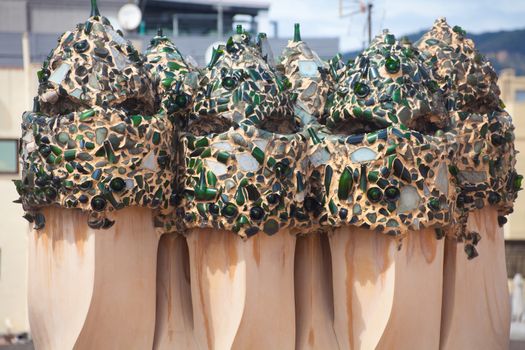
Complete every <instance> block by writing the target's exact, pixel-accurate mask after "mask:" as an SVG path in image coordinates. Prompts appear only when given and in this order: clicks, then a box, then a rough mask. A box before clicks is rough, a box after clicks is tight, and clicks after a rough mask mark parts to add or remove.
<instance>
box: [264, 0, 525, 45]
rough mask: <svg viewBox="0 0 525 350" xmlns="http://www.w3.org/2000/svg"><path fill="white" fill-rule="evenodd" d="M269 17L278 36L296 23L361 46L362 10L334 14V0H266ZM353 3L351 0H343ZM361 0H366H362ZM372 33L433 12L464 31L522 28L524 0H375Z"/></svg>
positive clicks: (428, 19)
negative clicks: (343, 14) (273, 21)
mask: <svg viewBox="0 0 525 350" xmlns="http://www.w3.org/2000/svg"><path fill="white" fill-rule="evenodd" d="M269 1H270V3H271V7H270V13H269V15H270V19H271V20H276V21H278V23H279V36H281V37H290V36H292V35H293V23H295V22H299V23H301V33H302V35H303V37H326V36H331V37H334V36H338V37H339V38H340V45H341V47H340V49H341V51H342V52H345V51H348V50H353V49H361V48H362V46H363V38H364V34H365V32H364V26H365V16H364V15H363V14H359V15H354V16H352V17H348V18H339V0H269ZM343 1H344V2H345V3H346V4H348V5H350V6H351V7H354V8H355V9H358V7H359V5H358V4H356V3H355V2H356V1H355V0H343ZM365 1H366V0H365ZM373 3H374V10H373V34H378V33H379V32H380V31H381V29H383V28H388V29H390V31H392V32H393V33H394V34H396V36H401V35H404V34H410V33H413V32H417V31H419V30H422V29H427V28H429V27H431V26H432V23H433V22H434V20H435V19H436V18H438V17H442V16H444V17H446V18H447V21H448V22H449V24H451V25H460V26H461V27H463V29H465V30H467V31H468V32H473V33H482V32H489V31H498V30H506V29H507V30H508V29H517V28H525V0H375V1H373Z"/></svg>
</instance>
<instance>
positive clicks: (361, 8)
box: [339, 0, 374, 44]
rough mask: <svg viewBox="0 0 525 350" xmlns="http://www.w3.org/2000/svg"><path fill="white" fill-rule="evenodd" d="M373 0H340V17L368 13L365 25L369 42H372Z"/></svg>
mask: <svg viewBox="0 0 525 350" xmlns="http://www.w3.org/2000/svg"><path fill="white" fill-rule="evenodd" d="M373 7H374V4H373V3H372V0H369V1H368V2H367V3H365V1H363V0H339V17H340V18H344V17H352V16H354V15H357V14H366V24H365V27H367V29H368V43H369V44H370V43H371V42H372V8H373Z"/></svg>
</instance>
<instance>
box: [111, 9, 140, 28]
mask: <svg viewBox="0 0 525 350" xmlns="http://www.w3.org/2000/svg"><path fill="white" fill-rule="evenodd" d="M117 19H118V23H119V24H120V26H121V27H122V28H123V29H124V30H127V31H131V30H135V29H137V27H138V26H139V25H140V21H141V20H142V12H141V11H140V9H139V7H138V6H137V5H135V4H126V5H124V6H122V7H121V8H120V10H119V11H118V15H117Z"/></svg>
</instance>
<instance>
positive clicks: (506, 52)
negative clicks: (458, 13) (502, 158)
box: [0, 0, 525, 335]
mask: <svg viewBox="0 0 525 350" xmlns="http://www.w3.org/2000/svg"><path fill="white" fill-rule="evenodd" d="M384 1H386V0H384ZM98 2H99V8H100V10H101V12H102V13H103V14H104V15H105V16H106V17H108V18H109V19H110V21H111V22H112V23H113V24H114V26H116V27H120V25H119V21H118V12H119V9H121V7H122V6H123V5H125V4H127V3H129V2H133V3H136V4H137V6H138V7H139V8H140V10H141V11H142V21H141V23H140V25H139V26H138V27H137V28H136V29H134V30H132V31H129V32H127V33H126V36H127V37H128V38H130V39H132V41H133V43H134V44H135V45H136V46H137V49H139V51H140V50H143V49H145V48H146V46H147V44H148V42H149V40H150V38H151V37H152V36H153V35H155V33H156V31H157V29H158V28H162V29H163V30H164V33H165V34H167V35H169V36H171V37H172V39H173V41H174V42H175V43H176V45H177V46H178V47H179V49H180V50H181V52H182V53H183V54H185V55H190V56H192V57H193V58H194V59H195V60H196V61H197V63H199V64H200V65H204V64H205V63H206V57H205V56H206V54H205V53H206V51H207V49H209V47H210V45H211V44H212V43H216V42H224V41H225V40H226V38H227V37H228V36H229V35H230V34H232V32H233V30H234V28H235V25H236V24H242V25H243V27H244V28H245V29H247V30H249V31H251V32H253V33H257V32H266V33H267V35H268V38H269V42H270V44H271V46H272V48H273V51H274V53H275V54H277V55H278V54H279V53H280V52H281V51H282V49H283V48H284V46H285V45H286V43H287V41H288V39H289V37H285V36H282V34H281V33H280V32H286V33H291V28H289V29H287V30H284V28H282V27H281V28H279V23H278V22H277V21H273V20H272V19H271V18H272V17H271V16H270V12H271V11H270V9H271V6H272V2H271V1H270V0H268V1H263V0H224V1H220V0H179V1H177V0H136V1H133V0H99V1H98ZM378 2H379V1H378ZM299 3H300V2H299ZM318 3H324V1H318ZM348 3H358V5H359V6H358V7H357V10H356V11H354V9H350V12H348V13H354V12H355V13H360V14H364V15H366V13H364V12H366V10H367V9H368V11H370V10H371V7H367V6H365V2H364V1H350V0H348V1H344V0H341V1H339V0H337V1H334V0H331V1H330V4H331V5H326V6H332V5H333V9H332V10H333V17H334V22H336V21H337V19H338V16H342V13H343V12H345V11H347V10H348V8H346V7H344V6H346V5H345V4H348ZM274 4H275V1H274ZM369 4H371V2H367V3H366V5H369ZM321 5H322V4H321ZM321 5H319V6H321ZM338 5H339V6H340V8H338ZM343 5H344V6H343ZM322 6H325V5H322ZM295 10H296V11H297V12H296V13H292V12H291V13H289V14H288V15H289V17H290V18H292V19H293V21H295V20H297V21H301V8H297V9H295ZM332 10H331V11H332ZM88 13H89V0H0V196H1V198H2V200H1V201H0V213H1V214H0V215H1V218H2V220H0V335H2V334H3V333H6V332H13V333H19V332H24V331H28V330H29V325H28V320H27V302H26V289H27V288H26V284H27V282H26V280H27V277H26V276H27V273H26V270H27V249H26V247H27V232H28V225H27V222H26V221H25V220H24V219H22V215H23V212H22V208H21V206H20V204H15V203H12V201H13V200H15V199H16V198H17V194H16V191H15V187H14V185H13V184H12V182H11V180H12V179H15V178H18V177H19V175H18V169H17V167H16V145H17V138H18V137H19V136H20V120H21V115H22V113H23V111H25V110H28V109H30V108H31V105H32V98H33V96H34V95H35V94H36V89H37V78H36V71H37V70H38V69H39V68H40V65H41V63H42V61H43V60H44V59H45V57H46V56H47V55H48V53H49V52H50V50H51V49H52V48H54V47H55V46H56V43H57V38H58V36H59V35H60V34H61V33H62V32H64V31H66V30H71V29H72V28H74V27H75V26H76V24H77V23H81V22H83V21H85V19H86V18H87V15H88ZM338 13H339V14H338ZM319 16H320V17H322V16H323V14H322V13H321V12H319ZM380 16H381V15H380V14H379V15H378V17H380ZM382 16H384V14H383V15H382ZM433 16H434V15H433ZM436 16H437V14H436ZM466 16H468V13H467V14H466ZM342 17H344V16H342ZM365 17H366V16H365ZM350 20H352V21H353V20H354V18H353V17H352V18H351V19H350ZM335 24H336V25H339V22H338V23H335ZM370 24H371V23H370ZM430 24H431V21H430V22H428V23H427V25H428V26H430ZM458 24H461V23H458ZM367 27H368V23H367V24H366V26H365V29H367ZM370 27H372V26H371V25H370ZM381 27H382V24H381V23H379V25H376V27H374V33H378V32H379V31H380V30H381V29H382V28H381ZM419 29H421V28H415V30H414V31H417V30H419ZM467 29H468V28H467ZM342 32H343V34H341V35H325V34H322V33H323V32H322V31H321V32H320V33H321V34H319V35H316V36H315V37H308V35H304V34H303V40H305V41H307V42H308V44H309V45H310V46H311V48H312V49H313V50H315V51H316V52H317V53H318V54H319V55H320V56H321V57H322V58H325V59H327V58H330V57H332V56H334V55H335V54H336V53H337V52H339V50H340V41H341V40H340V39H341V37H344V36H345V35H348V33H345V31H344V28H343V30H342ZM367 34H368V33H367V30H363V33H360V34H359V35H360V36H362V37H363V38H365V37H367V36H368V35H367ZM421 34H422V32H416V33H414V34H412V35H407V36H408V37H409V38H410V39H411V40H416V39H417V38H419V37H420V36H421ZM354 35H355V34H354ZM524 35H525V29H516V30H509V31H499V32H491V33H481V34H480V33H478V34H473V35H471V37H472V38H473V40H474V41H475V42H476V44H477V47H478V48H479V49H480V51H481V52H482V53H484V54H486V55H487V56H488V57H489V58H490V59H491V61H492V62H493V64H494V66H495V67H496V69H497V70H498V71H499V73H500V79H499V85H500V88H501V92H502V100H503V101H504V102H505V104H506V106H507V109H508V111H509V113H510V114H511V115H512V116H513V120H514V124H515V126H516V147H517V148H518V149H519V150H520V149H521V150H525V119H524V117H525V76H524V75H523V74H525V42H523V40H522V38H523V36H524ZM363 42H364V40H363ZM346 51H347V52H346V53H345V54H344V56H345V57H351V56H354V55H355V54H356V53H357V51H350V50H346ZM509 68H511V69H509ZM524 157H525V153H522V154H519V155H518V164H517V169H518V172H519V173H521V174H525V158H524ZM13 162H14V163H13ZM524 213H525V195H522V196H520V197H518V201H517V202H516V205H515V214H513V215H511V216H510V219H509V223H508V224H507V226H506V227H505V238H506V239H507V262H508V264H507V268H508V272H509V277H512V276H514V274H515V273H521V274H522V275H525V215H523V214H524Z"/></svg>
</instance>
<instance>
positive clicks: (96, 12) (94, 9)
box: [91, 0, 100, 17]
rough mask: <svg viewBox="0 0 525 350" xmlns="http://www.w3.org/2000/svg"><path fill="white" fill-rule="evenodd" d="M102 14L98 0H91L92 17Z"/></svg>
mask: <svg viewBox="0 0 525 350" xmlns="http://www.w3.org/2000/svg"><path fill="white" fill-rule="evenodd" d="M96 16H100V11H99V10H98V6H97V0H91V17H96Z"/></svg>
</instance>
